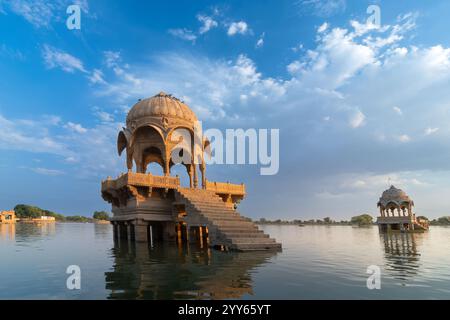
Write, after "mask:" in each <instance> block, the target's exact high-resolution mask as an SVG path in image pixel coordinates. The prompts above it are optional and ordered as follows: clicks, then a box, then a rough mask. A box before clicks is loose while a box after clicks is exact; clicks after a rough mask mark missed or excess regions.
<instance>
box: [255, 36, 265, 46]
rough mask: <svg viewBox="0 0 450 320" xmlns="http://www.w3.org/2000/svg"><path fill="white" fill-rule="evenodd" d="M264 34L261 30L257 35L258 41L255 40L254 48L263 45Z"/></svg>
mask: <svg viewBox="0 0 450 320" xmlns="http://www.w3.org/2000/svg"><path fill="white" fill-rule="evenodd" d="M264 36H265V33H264V32H263V33H262V34H261V36H260V37H259V39H258V41H256V48H262V47H263V46H264Z"/></svg>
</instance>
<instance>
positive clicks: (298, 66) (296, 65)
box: [286, 61, 305, 74]
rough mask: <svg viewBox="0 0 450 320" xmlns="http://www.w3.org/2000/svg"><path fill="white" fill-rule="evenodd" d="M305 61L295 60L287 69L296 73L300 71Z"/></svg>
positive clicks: (291, 72)
mask: <svg viewBox="0 0 450 320" xmlns="http://www.w3.org/2000/svg"><path fill="white" fill-rule="evenodd" d="M304 65H305V64H304V63H301V62H300V61H293V62H291V63H290V64H288V65H287V67H286V69H287V71H288V72H289V73H290V74H295V73H297V72H298V71H300V70H302V67H303V66H304Z"/></svg>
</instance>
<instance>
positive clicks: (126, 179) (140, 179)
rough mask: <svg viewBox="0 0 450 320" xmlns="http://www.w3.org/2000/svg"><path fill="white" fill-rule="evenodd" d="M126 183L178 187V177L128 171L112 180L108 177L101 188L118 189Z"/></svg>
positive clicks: (143, 185)
mask: <svg viewBox="0 0 450 320" xmlns="http://www.w3.org/2000/svg"><path fill="white" fill-rule="evenodd" d="M127 185H132V186H136V187H155V188H168V189H178V188H179V187H180V178H179V177H171V176H167V177H166V176H154V175H151V174H146V173H134V172H128V173H124V174H122V175H120V176H119V177H118V178H117V179H115V180H113V179H111V178H110V177H108V179H106V180H103V181H102V190H108V189H114V190H116V189H120V188H123V187H125V186H127Z"/></svg>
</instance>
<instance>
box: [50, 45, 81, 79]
mask: <svg viewBox="0 0 450 320" xmlns="http://www.w3.org/2000/svg"><path fill="white" fill-rule="evenodd" d="M42 58H43V59H44V63H45V65H46V66H47V68H49V69H54V68H60V69H61V70H63V71H65V72H69V73H73V72H75V71H81V72H83V73H87V71H86V69H85V68H84V65H83V62H82V61H81V60H80V59H78V58H76V57H74V56H72V55H70V54H69V53H67V52H64V51H62V50H59V49H57V48H55V47H52V46H49V45H47V44H45V45H44V46H43V48H42Z"/></svg>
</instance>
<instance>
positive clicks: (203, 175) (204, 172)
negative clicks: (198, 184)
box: [200, 159, 206, 189]
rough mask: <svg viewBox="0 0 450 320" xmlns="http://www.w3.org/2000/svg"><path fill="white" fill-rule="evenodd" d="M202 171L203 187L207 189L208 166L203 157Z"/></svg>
mask: <svg viewBox="0 0 450 320" xmlns="http://www.w3.org/2000/svg"><path fill="white" fill-rule="evenodd" d="M200 172H201V173H202V188H203V189H206V166H205V162H204V160H203V159H202V163H201V164H200Z"/></svg>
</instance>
